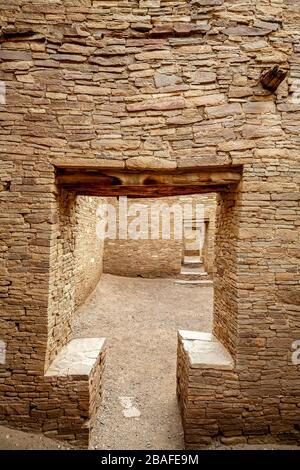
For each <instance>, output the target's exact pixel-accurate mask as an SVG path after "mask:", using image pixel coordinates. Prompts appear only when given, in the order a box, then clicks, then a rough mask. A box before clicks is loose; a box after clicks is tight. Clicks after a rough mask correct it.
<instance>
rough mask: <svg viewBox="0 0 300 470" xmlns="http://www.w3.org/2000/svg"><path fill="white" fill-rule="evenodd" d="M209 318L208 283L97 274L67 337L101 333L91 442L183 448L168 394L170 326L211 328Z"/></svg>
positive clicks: (173, 343) (172, 354) (171, 381)
mask: <svg viewBox="0 0 300 470" xmlns="http://www.w3.org/2000/svg"><path fill="white" fill-rule="evenodd" d="M211 319H212V288H210V287H187V286H182V285H178V284H175V283H174V281H173V280H172V279H151V280H150V279H142V278H134V279H133V278H126V277H118V276H112V275H108V274H106V275H103V276H102V279H101V281H100V283H99V284H98V286H97V288H96V290H95V291H94V293H93V294H92V295H91V297H90V298H89V299H88V301H87V302H85V304H84V305H83V306H82V307H81V308H80V310H79V312H78V317H77V319H76V321H75V325H74V333H75V334H74V336H77V337H84V336H86V337H89V336H104V337H106V338H107V365H106V378H105V387H104V389H105V390H104V400H103V404H102V407H101V409H100V411H99V414H98V419H97V423H96V426H95V428H94V430H93V432H92V439H91V447H92V448H96V449H182V448H183V442H182V428H181V422H180V416H179V412H178V406H177V399H176V394H175V391H176V349H177V330H178V329H190V330H200V331H210V329H211ZM124 397H125V398H124ZM139 413H140V416H137V415H138V414H139ZM124 414H126V415H130V416H132V415H133V417H126V416H124Z"/></svg>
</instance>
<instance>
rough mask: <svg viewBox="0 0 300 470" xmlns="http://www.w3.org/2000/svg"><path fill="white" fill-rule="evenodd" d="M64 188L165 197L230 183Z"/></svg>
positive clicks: (216, 188) (217, 189) (226, 187)
mask: <svg viewBox="0 0 300 470" xmlns="http://www.w3.org/2000/svg"><path fill="white" fill-rule="evenodd" d="M63 187H64V189H66V190H67V191H70V192H74V193H76V194H78V195H80V196H103V197H116V196H125V195H126V196H127V197H136V198H143V197H165V196H179V195H188V194H203V193H212V192H214V193H215V192H224V191H228V190H230V188H231V185H224V184H223V185H218V184H215V185H213V184H211V185H207V186H203V185H201V186H198V185H189V186H167V185H165V186H140V185H139V186H126V185H122V186H102V185H99V186H96V185H91V186H88V185H86V184H79V185H75V186H74V185H71V184H67V185H64V186H63Z"/></svg>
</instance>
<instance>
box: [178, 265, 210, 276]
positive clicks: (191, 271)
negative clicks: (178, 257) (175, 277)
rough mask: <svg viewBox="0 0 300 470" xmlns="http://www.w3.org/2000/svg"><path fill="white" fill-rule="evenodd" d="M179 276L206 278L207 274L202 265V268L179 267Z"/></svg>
mask: <svg viewBox="0 0 300 470" xmlns="http://www.w3.org/2000/svg"><path fill="white" fill-rule="evenodd" d="M180 274H181V275H182V274H183V275H185V276H190V275H192V276H195V275H198V276H207V272H206V271H205V269H204V266H203V265H202V266H201V265H200V266H199V267H197V266H186V265H183V266H181V270H180Z"/></svg>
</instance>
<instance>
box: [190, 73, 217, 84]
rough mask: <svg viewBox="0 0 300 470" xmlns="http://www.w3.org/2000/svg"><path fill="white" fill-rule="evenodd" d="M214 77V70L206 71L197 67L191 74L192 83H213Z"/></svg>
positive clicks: (215, 76) (215, 75)
mask: <svg viewBox="0 0 300 470" xmlns="http://www.w3.org/2000/svg"><path fill="white" fill-rule="evenodd" d="M216 78H217V74H216V73H215V72H206V71H202V70H201V69H199V70H197V71H196V72H195V73H194V74H193V83H196V84H198V83H213V82H215V81H216Z"/></svg>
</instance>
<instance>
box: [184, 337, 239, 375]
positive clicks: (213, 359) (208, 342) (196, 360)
mask: <svg viewBox="0 0 300 470" xmlns="http://www.w3.org/2000/svg"><path fill="white" fill-rule="evenodd" d="M178 334H179V337H180V339H181V341H182V344H183V348H184V351H185V353H186V355H187V357H188V360H189V364H190V367H191V368H193V369H218V370H220V369H221V370H232V369H233V368H234V362H233V359H232V357H231V355H230V354H229V352H228V351H227V349H225V348H224V346H223V345H222V344H221V343H220V341H219V340H217V338H215V336H214V335H212V334H211V333H205V332H197V331H187V330H180V331H179V332H178Z"/></svg>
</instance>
